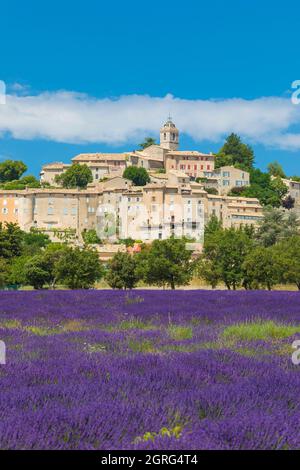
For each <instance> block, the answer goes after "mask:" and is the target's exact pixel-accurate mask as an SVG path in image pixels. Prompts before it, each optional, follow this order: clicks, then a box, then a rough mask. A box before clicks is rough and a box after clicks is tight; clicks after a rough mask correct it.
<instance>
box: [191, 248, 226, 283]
mask: <svg viewBox="0 0 300 470" xmlns="http://www.w3.org/2000/svg"><path fill="white" fill-rule="evenodd" d="M195 273H196V275H197V276H198V277H200V278H201V279H203V280H204V281H205V282H206V283H207V284H209V285H210V286H211V287H212V289H215V288H216V287H217V285H218V283H219V282H220V281H221V280H222V276H221V271H220V266H219V265H215V264H214V261H213V260H211V259H207V258H206V257H205V256H204V255H201V256H200V258H199V259H198V261H197V264H196V269H195Z"/></svg>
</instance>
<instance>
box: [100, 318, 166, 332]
mask: <svg viewBox="0 0 300 470" xmlns="http://www.w3.org/2000/svg"><path fill="white" fill-rule="evenodd" d="M109 329H111V330H155V329H157V327H155V326H154V325H152V324H150V323H145V322H142V321H141V320H138V319H135V318H132V319H130V320H123V321H122V322H121V323H119V324H117V325H112V326H111V327H110V328H109Z"/></svg>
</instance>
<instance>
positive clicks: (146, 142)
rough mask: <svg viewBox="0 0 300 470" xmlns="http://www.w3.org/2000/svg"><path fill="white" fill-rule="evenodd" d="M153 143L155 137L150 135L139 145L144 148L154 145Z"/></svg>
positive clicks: (154, 142)
mask: <svg viewBox="0 0 300 470" xmlns="http://www.w3.org/2000/svg"><path fill="white" fill-rule="evenodd" d="M155 144H156V140H155V139H153V138H152V137H146V138H145V140H144V142H142V143H141V144H139V147H140V148H141V149H143V150H144V149H145V148H147V147H150V146H151V145H155Z"/></svg>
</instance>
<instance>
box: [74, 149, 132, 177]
mask: <svg viewBox="0 0 300 470" xmlns="http://www.w3.org/2000/svg"><path fill="white" fill-rule="evenodd" d="M127 159H128V156H127V154H125V153H81V154H79V155H77V156H76V157H74V158H72V162H73V163H79V164H80V165H82V164H86V165H87V166H88V167H89V168H90V169H91V171H92V175H93V180H94V181H95V182H97V181H99V180H101V179H102V178H104V177H106V176H122V174H123V172H124V170H125V168H126V165H127Z"/></svg>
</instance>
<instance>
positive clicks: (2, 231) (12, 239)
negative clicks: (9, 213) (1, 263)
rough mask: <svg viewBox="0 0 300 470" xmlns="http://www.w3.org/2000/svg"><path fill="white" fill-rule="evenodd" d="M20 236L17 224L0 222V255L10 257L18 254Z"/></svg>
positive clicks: (20, 243) (20, 246) (20, 245)
mask: <svg viewBox="0 0 300 470" xmlns="http://www.w3.org/2000/svg"><path fill="white" fill-rule="evenodd" d="M22 238H23V233H22V230H21V229H20V227H19V226H18V225H17V224H14V223H10V222H9V223H5V224H3V223H2V222H0V257H1V258H4V259H10V258H14V257H15V256H20V254H21V252H22Z"/></svg>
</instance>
